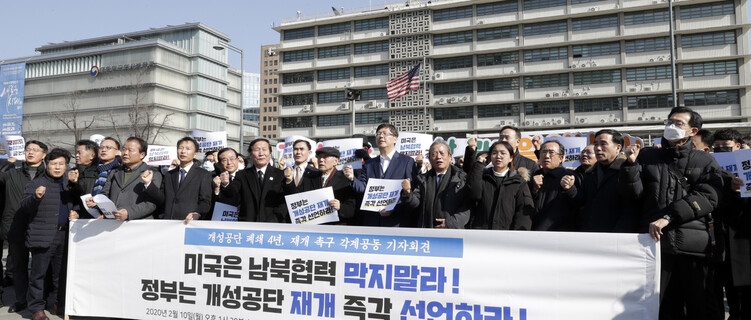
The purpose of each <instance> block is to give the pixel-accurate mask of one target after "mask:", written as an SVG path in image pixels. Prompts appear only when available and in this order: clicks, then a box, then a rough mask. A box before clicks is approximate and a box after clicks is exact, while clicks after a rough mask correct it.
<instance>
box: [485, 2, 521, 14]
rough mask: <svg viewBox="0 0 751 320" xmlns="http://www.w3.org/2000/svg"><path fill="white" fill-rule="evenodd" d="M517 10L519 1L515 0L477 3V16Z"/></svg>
mask: <svg viewBox="0 0 751 320" xmlns="http://www.w3.org/2000/svg"><path fill="white" fill-rule="evenodd" d="M517 11H519V3H518V2H517V1H514V0H511V1H500V2H491V3H483V4H478V5H477V16H478V17H479V16H489V15H492V14H499V13H506V12H517Z"/></svg>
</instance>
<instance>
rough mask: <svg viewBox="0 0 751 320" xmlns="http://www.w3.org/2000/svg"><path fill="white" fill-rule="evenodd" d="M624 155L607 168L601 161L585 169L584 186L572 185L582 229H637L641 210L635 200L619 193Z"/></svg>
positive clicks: (619, 230) (618, 230)
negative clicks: (635, 204)
mask: <svg viewBox="0 0 751 320" xmlns="http://www.w3.org/2000/svg"><path fill="white" fill-rule="evenodd" d="M624 162H626V157H625V156H620V157H618V158H616V159H615V160H613V163H611V164H610V166H608V167H607V168H603V166H602V165H601V164H600V163H599V162H598V163H595V165H594V166H592V167H590V168H588V169H587V170H585V171H584V174H583V180H582V183H581V187H579V188H577V186H573V187H571V189H572V190H571V192H568V193H566V194H567V195H572V196H575V197H574V201H575V203H576V205H577V206H579V207H581V209H580V212H579V213H580V214H579V231H584V232H624V233H629V232H636V221H637V219H638V212H637V211H636V207H635V206H634V203H633V201H631V200H630V199H627V198H626V197H624V195H622V194H620V193H619V192H618V176H619V174H620V170H621V166H622V165H623V163H624Z"/></svg>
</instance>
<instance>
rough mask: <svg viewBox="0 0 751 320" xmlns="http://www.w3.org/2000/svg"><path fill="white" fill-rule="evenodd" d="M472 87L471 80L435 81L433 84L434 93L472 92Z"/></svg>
mask: <svg viewBox="0 0 751 320" xmlns="http://www.w3.org/2000/svg"><path fill="white" fill-rule="evenodd" d="M472 91H474V87H473V84H472V81H461V82H448V83H436V84H434V85H433V94H434V95H443V94H459V93H472Z"/></svg>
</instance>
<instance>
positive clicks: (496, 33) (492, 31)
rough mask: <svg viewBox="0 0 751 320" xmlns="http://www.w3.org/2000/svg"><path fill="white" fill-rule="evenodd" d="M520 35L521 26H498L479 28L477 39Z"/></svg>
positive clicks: (484, 39) (507, 37)
mask: <svg viewBox="0 0 751 320" xmlns="http://www.w3.org/2000/svg"><path fill="white" fill-rule="evenodd" d="M518 36H519V26H509V27H498V28H488V29H479V30H477V41H487V40H496V39H509V38H516V37H518Z"/></svg>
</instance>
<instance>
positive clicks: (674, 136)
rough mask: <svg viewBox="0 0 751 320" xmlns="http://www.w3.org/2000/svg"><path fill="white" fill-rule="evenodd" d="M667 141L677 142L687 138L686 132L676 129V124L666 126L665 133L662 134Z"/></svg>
mask: <svg viewBox="0 0 751 320" xmlns="http://www.w3.org/2000/svg"><path fill="white" fill-rule="evenodd" d="M662 136H663V137H665V139H668V141H670V142H675V141H678V140H681V139H683V138H685V137H686V131H685V130H683V129H681V128H678V127H676V126H675V125H674V124H671V125H668V126H665V132H664V133H663V134H662Z"/></svg>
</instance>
